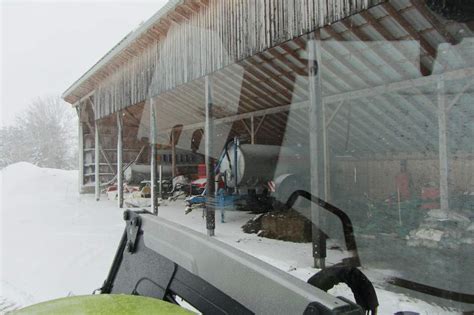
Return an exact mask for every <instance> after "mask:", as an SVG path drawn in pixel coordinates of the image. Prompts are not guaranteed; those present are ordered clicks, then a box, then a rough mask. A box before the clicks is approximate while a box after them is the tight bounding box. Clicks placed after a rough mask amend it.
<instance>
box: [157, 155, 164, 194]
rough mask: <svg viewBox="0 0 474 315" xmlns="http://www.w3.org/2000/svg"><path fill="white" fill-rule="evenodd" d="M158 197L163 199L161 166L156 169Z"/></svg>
mask: <svg viewBox="0 0 474 315" xmlns="http://www.w3.org/2000/svg"><path fill="white" fill-rule="evenodd" d="M158 195H159V197H160V198H162V199H163V165H162V164H161V160H160V166H159V167H158Z"/></svg>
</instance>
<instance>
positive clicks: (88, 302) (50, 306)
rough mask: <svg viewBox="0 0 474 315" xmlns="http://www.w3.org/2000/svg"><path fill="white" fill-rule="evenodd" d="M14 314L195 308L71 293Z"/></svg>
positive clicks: (129, 297) (173, 311)
mask: <svg viewBox="0 0 474 315" xmlns="http://www.w3.org/2000/svg"><path fill="white" fill-rule="evenodd" d="M11 314H15V315H30V314H35V315H46V314H48V315H56V314H61V315H62V314H87V315H88V314H94V315H95V314H101V315H106V314H114V315H121V314H176V315H181V314H184V315H189V314H193V313H192V312H190V311H188V310H186V309H184V308H182V307H180V306H179V305H175V304H171V303H168V302H165V301H162V300H158V299H153V298H149V297H143V296H137V295H124V294H120V295H112V294H100V295H85V296H72V297H66V298H62V299H57V300H52V301H48V302H43V303H39V304H35V305H32V306H28V307H25V308H22V309H19V310H17V311H14V312H12V313H11Z"/></svg>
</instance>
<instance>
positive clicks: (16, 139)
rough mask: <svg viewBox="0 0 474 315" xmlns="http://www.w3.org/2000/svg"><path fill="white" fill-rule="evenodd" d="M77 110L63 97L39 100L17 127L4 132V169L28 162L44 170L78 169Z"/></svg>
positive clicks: (0, 155) (0, 136)
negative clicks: (20, 162) (12, 164)
mask: <svg viewBox="0 0 474 315" xmlns="http://www.w3.org/2000/svg"><path fill="white" fill-rule="evenodd" d="M76 119H77V118H76V115H75V113H74V110H73V109H72V108H71V107H70V106H69V105H67V104H66V103H64V102H63V101H62V100H61V99H60V98H59V97H48V98H38V99H36V100H35V101H33V102H32V104H31V105H30V107H29V108H28V109H27V110H26V111H25V112H24V113H23V114H22V115H20V116H19V117H17V119H16V121H15V124H14V125H13V126H10V127H5V128H2V129H1V130H0V140H1V151H0V167H3V166H6V165H8V164H11V163H15V162H19V161H26V162H30V163H33V164H35V165H38V166H41V167H50V168H62V169H71V168H74V167H75V166H76V163H75V161H76V152H77V151H76V141H77V139H76V132H75V131H76V130H77V129H76V128H77V120H76Z"/></svg>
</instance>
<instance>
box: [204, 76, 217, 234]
mask: <svg viewBox="0 0 474 315" xmlns="http://www.w3.org/2000/svg"><path fill="white" fill-rule="evenodd" d="M205 99H206V104H205V110H206V123H205V126H204V135H205V140H206V141H205V161H206V177H207V189H206V194H207V196H206V197H207V202H206V229H207V235H208V236H214V234H215V228H216V218H215V215H216V213H215V186H214V182H215V172H214V165H213V160H212V153H213V147H214V143H213V142H214V141H213V137H214V115H213V108H212V107H213V104H212V78H211V77H210V76H206V78H205Z"/></svg>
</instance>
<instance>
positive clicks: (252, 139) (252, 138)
mask: <svg viewBox="0 0 474 315" xmlns="http://www.w3.org/2000/svg"><path fill="white" fill-rule="evenodd" d="M250 143H251V144H255V121H254V116H253V115H252V116H250Z"/></svg>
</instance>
